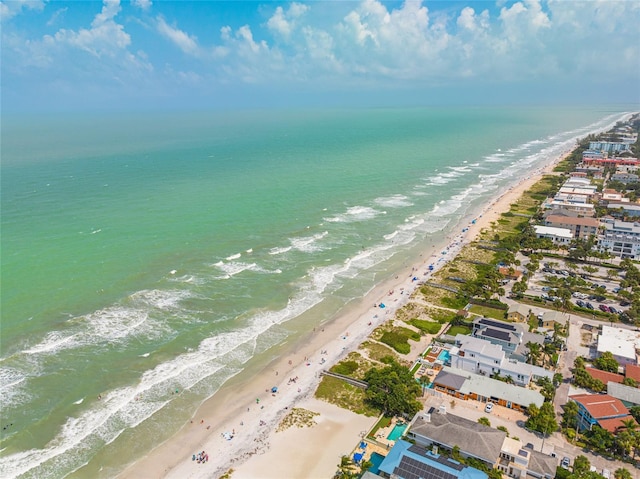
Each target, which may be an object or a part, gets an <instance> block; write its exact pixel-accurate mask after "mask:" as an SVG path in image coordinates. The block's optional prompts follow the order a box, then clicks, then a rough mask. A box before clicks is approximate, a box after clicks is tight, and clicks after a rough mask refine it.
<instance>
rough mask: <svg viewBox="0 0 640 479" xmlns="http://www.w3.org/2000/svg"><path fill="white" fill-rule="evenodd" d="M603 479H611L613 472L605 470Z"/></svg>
mask: <svg viewBox="0 0 640 479" xmlns="http://www.w3.org/2000/svg"><path fill="white" fill-rule="evenodd" d="M602 477H604V479H609V478H610V477H611V471H609V469H603V470H602Z"/></svg>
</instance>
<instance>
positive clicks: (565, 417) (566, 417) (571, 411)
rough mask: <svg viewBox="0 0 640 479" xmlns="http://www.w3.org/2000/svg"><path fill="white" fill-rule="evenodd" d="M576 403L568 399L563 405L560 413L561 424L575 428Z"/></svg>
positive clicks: (576, 423) (576, 421)
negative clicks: (562, 411) (562, 410)
mask: <svg viewBox="0 0 640 479" xmlns="http://www.w3.org/2000/svg"><path fill="white" fill-rule="evenodd" d="M578 410H579V407H578V403H576V402H575V401H569V402H568V403H567V404H565V405H564V413H562V425H563V426H564V427H566V428H573V429H576V427H577V426H578Z"/></svg>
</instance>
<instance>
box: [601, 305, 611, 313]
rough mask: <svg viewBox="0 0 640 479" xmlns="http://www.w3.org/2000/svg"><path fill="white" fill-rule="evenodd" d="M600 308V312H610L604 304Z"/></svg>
mask: <svg viewBox="0 0 640 479" xmlns="http://www.w3.org/2000/svg"><path fill="white" fill-rule="evenodd" d="M598 308H600V311H604V312H605V313H608V312H609V307H608V306H606V305H604V304H601V305H599V306H598Z"/></svg>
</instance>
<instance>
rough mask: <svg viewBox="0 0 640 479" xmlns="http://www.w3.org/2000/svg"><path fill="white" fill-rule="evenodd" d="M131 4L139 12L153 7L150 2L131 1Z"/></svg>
mask: <svg viewBox="0 0 640 479" xmlns="http://www.w3.org/2000/svg"><path fill="white" fill-rule="evenodd" d="M131 4H132V5H133V6H134V7H138V8H139V9H141V10H145V11H147V10H149V9H150V8H151V5H153V3H152V2H151V0H131Z"/></svg>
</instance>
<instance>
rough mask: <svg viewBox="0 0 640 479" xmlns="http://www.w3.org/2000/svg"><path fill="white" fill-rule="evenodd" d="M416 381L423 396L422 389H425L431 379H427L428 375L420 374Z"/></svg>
mask: <svg viewBox="0 0 640 479" xmlns="http://www.w3.org/2000/svg"><path fill="white" fill-rule="evenodd" d="M418 382H419V383H420V386H421V387H422V395H423V396H424V390H425V389H426V387H427V386H429V384H431V379H429V376H424V375H422V376H420V379H419V380H418Z"/></svg>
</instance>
